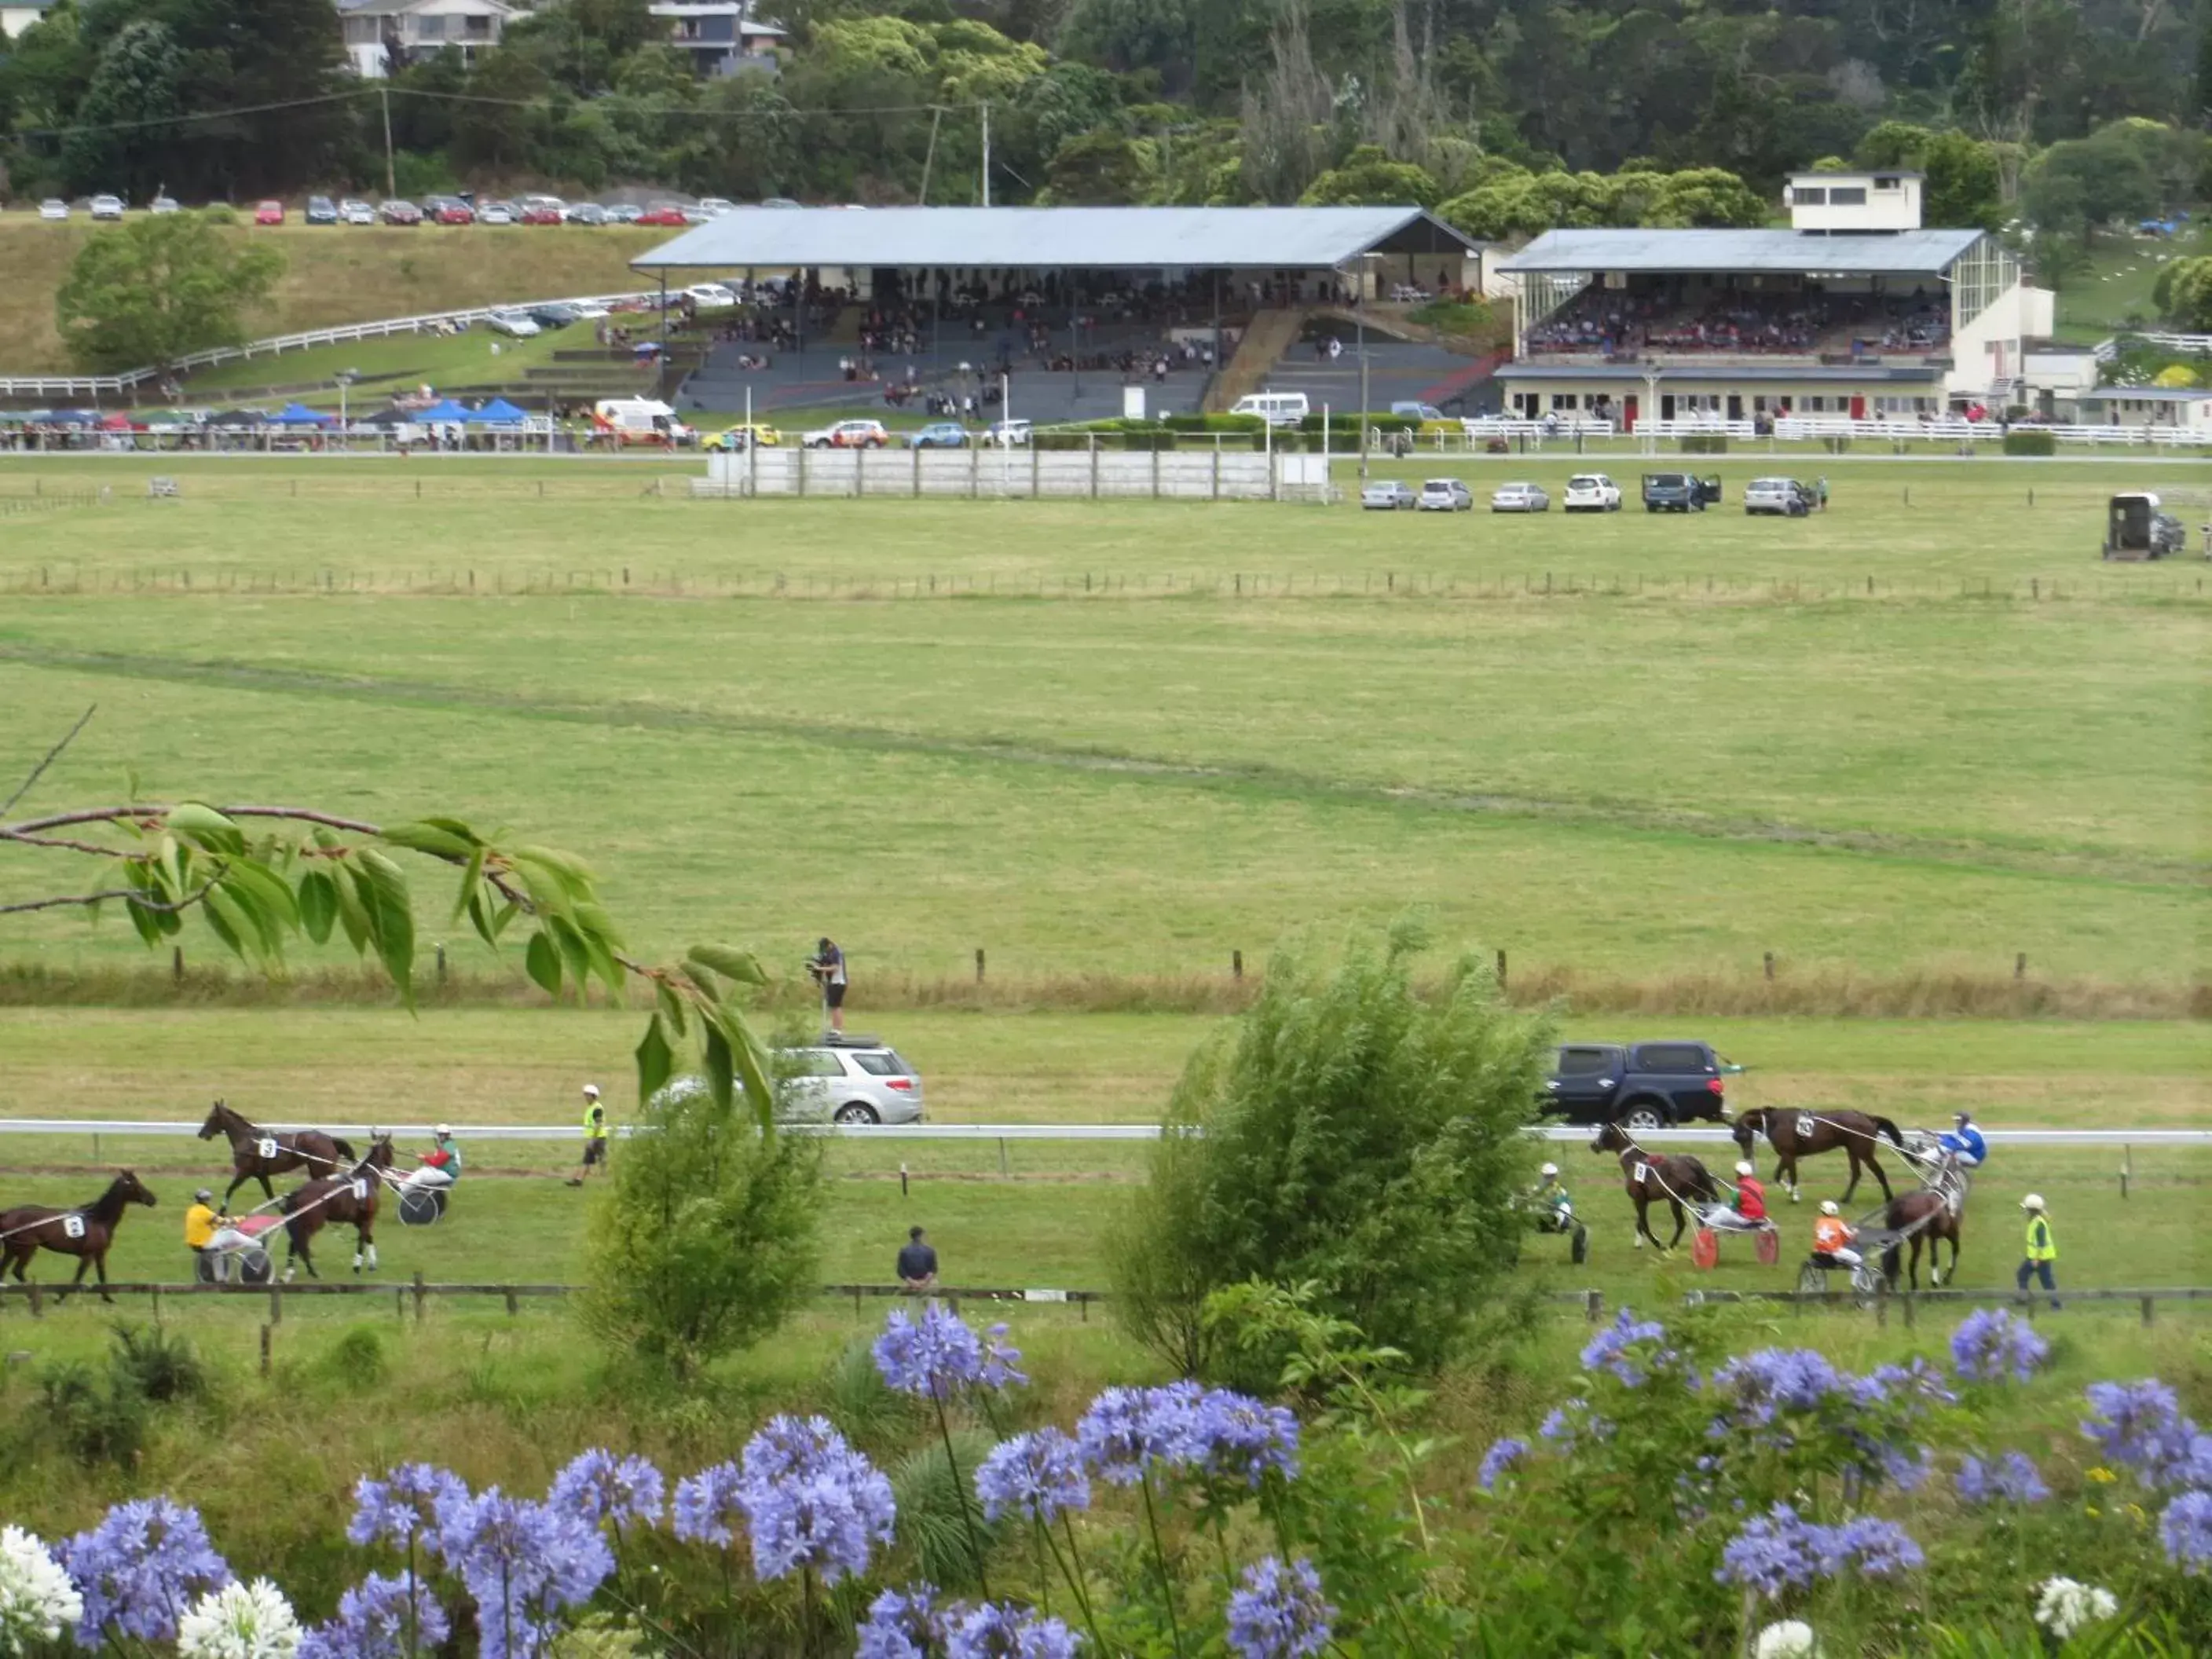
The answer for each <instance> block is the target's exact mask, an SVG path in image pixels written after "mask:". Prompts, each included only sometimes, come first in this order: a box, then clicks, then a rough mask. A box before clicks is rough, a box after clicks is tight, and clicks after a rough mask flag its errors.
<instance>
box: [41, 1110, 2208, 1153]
mask: <svg viewBox="0 0 2212 1659" xmlns="http://www.w3.org/2000/svg"><path fill="white" fill-rule="evenodd" d="M259 1127H262V1128H264V1129H268V1130H270V1131H272V1132H276V1133H289V1132H291V1131H294V1130H298V1129H307V1128H321V1129H324V1130H326V1131H328V1132H330V1133H336V1134H343V1135H346V1136H349V1137H352V1136H359V1137H361V1138H362V1139H367V1137H368V1134H369V1133H370V1131H371V1129H372V1127H374V1129H375V1131H376V1133H383V1134H391V1135H395V1136H398V1137H400V1138H402V1139H428V1138H429V1136H430V1133H431V1127H432V1126H431V1125H429V1124H427V1123H386V1124H381V1125H374V1126H372V1125H368V1124H346V1123H324V1124H307V1123H264V1124H262V1125H260V1126H259ZM448 1127H451V1128H452V1129H453V1134H454V1137H455V1138H456V1139H459V1140H463V1141H470V1140H574V1139H577V1138H578V1135H579V1133H580V1132H579V1130H578V1128H577V1127H576V1125H574V1124H573V1123H559V1124H555V1123H481V1124H465V1123H462V1124H453V1125H449V1126H448ZM788 1127H792V1128H793V1129H797V1130H799V1131H802V1132H804V1133H810V1134H824V1135H836V1136H840V1137H842V1138H847V1139H857V1140H1070V1141H1073V1140H1158V1139H1159V1138H1160V1129H1159V1126H1158V1124H1156V1123H901V1124H842V1123H805V1124H792V1125H790V1126H788ZM198 1133H199V1126H198V1125H197V1124H196V1123H185V1122H180V1121H177V1120H174V1119H169V1120H166V1121H162V1120H151V1119H130V1118H70V1117H31V1118H8V1119H0V1135H4V1134H14V1135H120V1136H124V1137H126V1138H128V1137H131V1136H155V1137H160V1138H162V1139H185V1138H188V1137H191V1136H193V1135H197V1134H198ZM614 1133H615V1134H617V1135H618V1136H626V1135H628V1134H629V1133H632V1128H631V1126H629V1125H618V1126H617V1127H616V1128H615V1129H614ZM1529 1133H1531V1134H1533V1135H1535V1136H1537V1137H1539V1138H1540V1139H1544V1140H1555V1141H1577V1140H1581V1141H1587V1140H1588V1139H1589V1138H1590V1135H1591V1133H1592V1131H1591V1129H1590V1128H1589V1127H1588V1126H1587V1125H1584V1126H1579V1127H1577V1126H1576V1125H1573V1124H1565V1123H1550V1124H1545V1125H1543V1126H1541V1127H1538V1128H1534V1129H1532V1130H1530V1131H1529ZM1983 1138H1984V1139H1986V1140H1988V1141H1989V1143H1990V1145H1991V1146H1999V1147H2002V1146H2212V1129H1986V1130H1984V1132H1983ZM1728 1139H1730V1136H1729V1130H1728V1127H1727V1126H1726V1125H1724V1124H1717V1123H1716V1124H1708V1125H1703V1126H1700V1127H1695V1128H1687V1129H1647V1130H1643V1131H1641V1132H1639V1133H1638V1135H1637V1140H1638V1142H1639V1143H1647V1142H1648V1143H1650V1144H1652V1145H1655V1146H1656V1145H1668V1144H1676V1143H1679V1144H1681V1145H1686V1146H1698V1145H1712V1144H1714V1143H1717V1142H1723V1141H1727V1140H1728Z"/></svg>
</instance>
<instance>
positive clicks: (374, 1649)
mask: <svg viewBox="0 0 2212 1659" xmlns="http://www.w3.org/2000/svg"><path fill="white" fill-rule="evenodd" d="M451 1633H452V1630H451V1626H449V1625H448V1623H447V1619H446V1609H445V1607H443V1605H442V1604H441V1603H440V1601H439V1600H438V1598H437V1595H435V1593H434V1592H433V1591H432V1590H431V1589H430V1587H429V1586H428V1584H425V1583H419V1582H418V1583H416V1585H415V1587H414V1606H413V1608H412V1609H411V1616H410V1607H409V1606H408V1583H407V1580H406V1579H404V1578H403V1577H385V1576H383V1575H382V1574H380V1573H371V1574H370V1575H369V1576H368V1577H366V1578H364V1579H362V1581H361V1583H358V1584H356V1585H355V1586H354V1587H353V1588H352V1589H349V1590H348V1591H347V1592H346V1593H345V1594H344V1595H342V1596H340V1597H339V1598H338V1616H337V1618H335V1619H333V1620H331V1621H330V1622H329V1623H328V1624H325V1625H318V1626H315V1627H314V1628H313V1630H311V1631H309V1632H307V1634H306V1635H305V1636H303V1637H301V1638H300V1650H299V1653H298V1655H297V1656H296V1659H407V1656H408V1655H409V1654H410V1652H422V1653H428V1652H435V1650H437V1649H439V1648H441V1647H442V1646H444V1645H445V1642H446V1638H447V1636H448V1635H450V1634H451Z"/></svg>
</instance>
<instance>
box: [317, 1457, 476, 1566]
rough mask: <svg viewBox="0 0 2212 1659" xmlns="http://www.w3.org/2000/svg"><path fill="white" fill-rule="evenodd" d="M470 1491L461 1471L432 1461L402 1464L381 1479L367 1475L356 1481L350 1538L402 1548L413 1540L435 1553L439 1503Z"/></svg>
mask: <svg viewBox="0 0 2212 1659" xmlns="http://www.w3.org/2000/svg"><path fill="white" fill-rule="evenodd" d="M468 1495H469V1489H468V1486H467V1485H466V1483H465V1482H464V1481H463V1480H462V1479H461V1477H460V1476H459V1475H458V1474H453V1472H452V1471H451V1470H450V1469H441V1468H436V1467H435V1466H434V1465H431V1464H428V1463H402V1464H401V1465H400V1466H399V1467H398V1468H396V1469H393V1470H392V1472H391V1473H390V1474H387V1475H386V1476H385V1477H384V1479H383V1480H371V1479H369V1477H368V1476H367V1475H365V1474H364V1475H363V1476H362V1478H361V1479H360V1480H357V1481H356V1482H355V1483H354V1488H353V1496H354V1510H353V1520H352V1522H350V1523H349V1525H348V1526H347V1528H346V1537H347V1538H348V1539H349V1540H350V1541H353V1542H354V1543H356V1544H374V1543H379V1542H381V1543H386V1544H391V1545H393V1546H395V1547H398V1548H400V1549H405V1548H406V1547H407V1546H408V1542H409V1541H410V1539H411V1540H412V1541H414V1542H416V1543H417V1544H420V1545H421V1546H422V1547H423V1548H424V1549H426V1550H428V1551H429V1552H431V1553H433V1554H435V1553H437V1549H438V1505H439V1504H441V1503H443V1502H446V1501H447V1500H449V1499H452V1498H466V1497H467V1496H468Z"/></svg>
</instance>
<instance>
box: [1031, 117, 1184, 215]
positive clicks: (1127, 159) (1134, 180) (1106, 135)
mask: <svg viewBox="0 0 2212 1659" xmlns="http://www.w3.org/2000/svg"><path fill="white" fill-rule="evenodd" d="M1157 176H1158V155H1157V154H1156V149H1155V146H1153V145H1152V144H1150V143H1146V141H1145V140H1142V139H1138V138H1132V137H1129V135H1128V134H1127V133H1125V132H1121V131H1116V130H1115V129H1114V128H1112V127H1101V128H1099V129H1098V130H1097V131H1095V132H1086V133H1084V134H1082V135H1081V136H1080V137H1074V138H1071V139H1069V140H1068V141H1067V142H1066V143H1064V144H1062V145H1061V146H1060V148H1059V149H1056V150H1054V152H1053V155H1052V164H1051V166H1050V167H1049V168H1048V171H1047V173H1046V174H1045V179H1046V183H1047V184H1048V186H1049V187H1050V189H1051V191H1052V199H1053V202H1054V205H1056V206H1060V207H1112V206H1120V205H1123V204H1129V203H1134V202H1141V201H1144V200H1145V199H1146V195H1147V193H1148V192H1149V191H1150V189H1151V187H1152V184H1153V183H1154V181H1155V179H1156V178H1157Z"/></svg>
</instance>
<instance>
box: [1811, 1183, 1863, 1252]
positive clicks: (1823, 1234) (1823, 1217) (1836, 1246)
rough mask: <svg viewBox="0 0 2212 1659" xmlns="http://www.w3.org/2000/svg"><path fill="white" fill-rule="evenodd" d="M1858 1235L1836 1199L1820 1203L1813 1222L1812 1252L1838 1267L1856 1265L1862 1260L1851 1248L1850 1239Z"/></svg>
mask: <svg viewBox="0 0 2212 1659" xmlns="http://www.w3.org/2000/svg"><path fill="white" fill-rule="evenodd" d="M1857 1237H1858V1234H1857V1231H1854V1230H1853V1228H1852V1226H1851V1224H1850V1222H1848V1221H1846V1220H1844V1218H1843V1212H1841V1211H1840V1210H1838V1208H1837V1207H1836V1200H1834V1199H1832V1198H1831V1199H1826V1200H1822V1201H1821V1204H1820V1219H1819V1220H1817V1221H1815V1222H1814V1224H1813V1254H1814V1256H1815V1257H1816V1258H1818V1257H1826V1259H1827V1260H1828V1261H1832V1262H1834V1263H1836V1264H1837V1265H1838V1266H1840V1267H1857V1266H1858V1265H1859V1264H1860V1263H1861V1261H1863V1260H1864V1258H1863V1257H1862V1256H1861V1255H1859V1253H1858V1252H1857V1250H1855V1249H1851V1241H1852V1240H1853V1239H1855V1238H1857Z"/></svg>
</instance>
